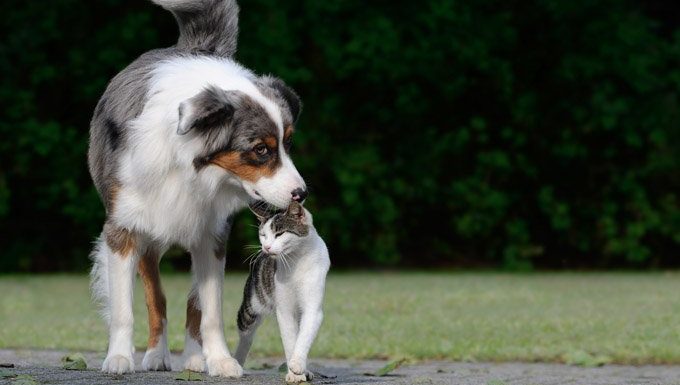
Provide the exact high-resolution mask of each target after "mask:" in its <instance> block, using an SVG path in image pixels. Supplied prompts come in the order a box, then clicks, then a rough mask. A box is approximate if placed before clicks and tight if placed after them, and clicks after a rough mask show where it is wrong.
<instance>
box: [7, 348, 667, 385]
mask: <svg viewBox="0 0 680 385" xmlns="http://www.w3.org/2000/svg"><path fill="white" fill-rule="evenodd" d="M65 354H66V353H65V352H59V351H30V350H0V364H5V363H11V364H14V365H15V367H14V368H10V369H5V368H0V374H17V375H20V374H27V375H30V376H32V378H34V379H35V380H37V381H38V383H40V384H64V385H66V384H68V385H100V384H115V385H123V384H139V385H141V384H149V385H156V384H158V385H165V384H167V385H180V384H183V383H186V384H187V385H188V384H201V383H209V384H233V385H241V384H244V385H245V384H262V385H269V384H276V385H283V384H284V380H283V375H282V374H281V373H278V371H277V366H278V365H279V364H280V363H281V360H280V359H269V360H266V359H265V360H254V362H252V363H249V364H248V365H247V368H248V367H251V368H256V369H247V370H246V376H245V377H243V378H242V379H239V380H228V379H219V378H210V377H207V376H204V380H203V381H202V382H183V381H177V380H175V377H176V376H177V374H178V373H177V372H137V373H134V374H127V375H122V376H114V375H107V374H103V373H100V372H99V367H100V365H101V363H102V358H103V355H102V354H97V353H86V354H85V357H86V358H87V363H88V370H86V371H67V370H64V369H62V368H61V363H60V359H61V357H62V356H64V355H65ZM141 359H142V354H141V353H138V354H137V355H136V360H137V367H140V366H141ZM385 363H386V362H384V361H350V360H312V370H313V371H315V372H317V373H321V374H324V375H326V376H327V377H328V378H322V377H320V376H318V377H317V378H315V379H314V381H312V384H373V385H383V384H390V385H401V384H416V385H418V384H420V385H427V384H456V385H473V384H474V385H557V384H560V385H562V384H565V385H566V384H569V385H577V384H583V385H624V384H626V385H628V384H630V385H633V384H635V385H638V384H654V385H680V366H639V367H635V366H619V365H608V366H604V367H601V368H580V367H575V366H567V365H559V364H526V363H502V364H493V363H457V362H438V361H427V362H421V363H418V364H410V365H406V366H403V367H401V368H399V369H397V370H395V371H394V372H393V373H391V374H390V375H388V376H385V377H370V376H366V375H365V374H364V373H366V372H374V371H375V370H377V369H379V368H381V367H382V366H383V365H385ZM179 365H180V362H179V357H178V356H176V355H175V356H173V367H175V368H179ZM265 367H269V368H268V369H265ZM19 382H20V381H18V380H17V379H12V378H4V379H3V378H0V384H8V385H10V384H13V383H19Z"/></svg>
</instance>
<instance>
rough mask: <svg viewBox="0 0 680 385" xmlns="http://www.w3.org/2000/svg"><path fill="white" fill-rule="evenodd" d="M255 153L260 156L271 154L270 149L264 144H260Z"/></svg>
mask: <svg viewBox="0 0 680 385" xmlns="http://www.w3.org/2000/svg"><path fill="white" fill-rule="evenodd" d="M253 151H255V153H256V154H257V155H259V156H266V155H267V154H268V153H269V149H268V148H267V146H266V145H265V144H264V143H260V144H258V145H257V146H255V148H254V149H253Z"/></svg>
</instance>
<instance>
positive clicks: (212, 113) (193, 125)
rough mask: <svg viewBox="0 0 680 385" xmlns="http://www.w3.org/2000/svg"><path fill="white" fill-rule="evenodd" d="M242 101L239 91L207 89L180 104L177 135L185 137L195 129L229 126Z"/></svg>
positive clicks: (210, 87)
mask: <svg viewBox="0 0 680 385" xmlns="http://www.w3.org/2000/svg"><path fill="white" fill-rule="evenodd" d="M240 100H241V95H240V93H239V92H238V91H225V90H221V89H219V88H217V87H213V86H209V87H207V88H206V89H205V90H203V91H201V92H200V93H199V94H198V95H196V96H194V97H192V98H190V99H187V100H185V101H183V102H182V103H180V105H179V122H178V123H177V134H178V135H185V134H186V133H188V132H189V131H191V130H194V129H198V130H205V129H208V128H212V127H216V126H222V125H226V124H228V123H229V122H230V121H231V118H232V117H233V116H234V111H236V109H237V108H238V106H239V104H240Z"/></svg>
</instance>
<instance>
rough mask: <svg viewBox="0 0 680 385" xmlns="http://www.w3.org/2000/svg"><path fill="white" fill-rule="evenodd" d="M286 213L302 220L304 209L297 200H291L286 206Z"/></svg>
mask: <svg viewBox="0 0 680 385" xmlns="http://www.w3.org/2000/svg"><path fill="white" fill-rule="evenodd" d="M286 214H288V215H289V216H292V217H294V218H296V219H298V220H299V221H303V220H304V219H305V209H304V208H303V207H302V205H301V204H299V203H298V202H292V203H291V204H290V205H289V206H288V209H287V210H286Z"/></svg>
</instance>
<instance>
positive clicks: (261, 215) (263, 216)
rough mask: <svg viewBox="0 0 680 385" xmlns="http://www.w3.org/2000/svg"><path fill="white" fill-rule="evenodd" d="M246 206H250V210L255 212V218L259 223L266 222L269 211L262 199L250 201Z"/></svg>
mask: <svg viewBox="0 0 680 385" xmlns="http://www.w3.org/2000/svg"><path fill="white" fill-rule="evenodd" d="M248 207H250V211H252V212H253V214H255V216H256V217H257V220H258V221H260V223H264V222H267V220H268V219H269V218H270V217H271V212H270V211H269V208H268V207H267V204H266V203H264V202H263V201H257V202H255V203H251V204H250V205H248Z"/></svg>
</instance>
